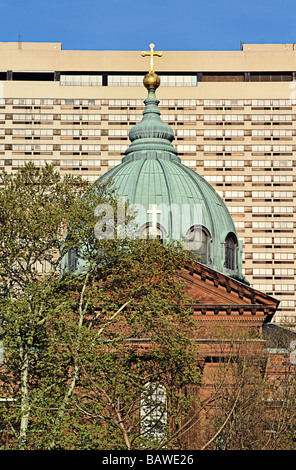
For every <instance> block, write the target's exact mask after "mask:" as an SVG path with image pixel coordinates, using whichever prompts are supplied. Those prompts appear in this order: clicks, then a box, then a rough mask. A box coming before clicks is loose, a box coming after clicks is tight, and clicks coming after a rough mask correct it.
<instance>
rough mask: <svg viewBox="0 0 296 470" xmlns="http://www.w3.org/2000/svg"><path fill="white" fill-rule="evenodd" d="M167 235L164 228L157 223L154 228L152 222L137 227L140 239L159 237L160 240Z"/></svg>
mask: <svg viewBox="0 0 296 470" xmlns="http://www.w3.org/2000/svg"><path fill="white" fill-rule="evenodd" d="M166 237H167V233H166V231H165V229H164V228H163V227H162V226H161V225H160V224H157V227H156V228H154V227H153V226H152V223H151V222H149V223H147V224H145V225H144V226H142V227H140V229H139V238H140V239H142V240H145V239H147V238H152V239H155V238H159V239H160V240H163V239H165V238H166Z"/></svg>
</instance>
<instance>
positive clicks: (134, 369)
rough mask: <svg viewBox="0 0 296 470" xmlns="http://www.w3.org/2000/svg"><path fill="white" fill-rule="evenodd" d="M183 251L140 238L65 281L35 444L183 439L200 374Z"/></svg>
mask: <svg viewBox="0 0 296 470" xmlns="http://www.w3.org/2000/svg"><path fill="white" fill-rule="evenodd" d="M185 260H187V254H186V253H184V250H182V249H181V247H178V246H174V245H173V244H167V245H162V244H161V242H159V241H158V240H149V241H138V240H135V241H132V242H131V241H130V244H129V249H128V250H126V251H122V253H121V256H120V258H118V262H117V263H116V264H112V265H109V264H104V265H103V266H101V265H100V266H99V267H98V268H97V270H94V269H92V271H89V272H88V273H87V274H85V275H83V276H79V277H77V276H71V275H69V276H66V277H65V279H63V280H61V282H60V285H59V292H56V295H55V298H54V299H53V300H52V302H53V303H55V304H56V305H54V306H53V308H52V311H53V312H54V314H53V315H51V318H50V322H49V323H48V325H47V331H49V332H50V333H49V337H50V338H51V342H50V345H49V346H48V348H46V350H45V351H44V354H45V355H46V361H44V366H43V367H45V368H46V372H45V371H44V373H43V377H42V378H41V384H42V385H41V387H40V390H42V393H40V394H39V396H38V402H36V410H35V416H37V411H38V412H39V416H40V419H37V418H36V421H35V422H34V423H33V427H34V429H36V431H37V430H39V433H38V437H36V438H35V445H36V443H38V446H39V448H47V449H55V448H75V449H77V448H92V449H94V448H97V449H112V448H113V449H123V448H125V449H131V448H143V447H148V448H151V447H157V446H159V445H161V444H164V443H166V445H174V446H176V445H179V446H180V445H181V443H180V439H181V431H182V430H181V426H182V420H183V419H184V417H186V415H187V414H188V412H189V410H190V409H191V407H192V400H191V398H190V397H185V396H184V394H183V393H182V389H183V388H184V386H185V385H187V384H189V383H199V381H200V374H199V371H198V370H197V369H196V363H195V357H196V356H195V355H196V348H195V345H194V343H193V342H192V341H191V332H192V329H193V328H194V327H195V325H194V322H193V320H192V316H191V312H190V309H189V308H188V301H189V299H188V297H187V295H186V293H185V291H184V285H183V282H182V280H181V279H180V278H179V279H178V274H179V270H180V269H181V268H183V267H184V263H185ZM65 378H66V379H67V380H65ZM160 391H162V392H163V393H165V396H163V398H164V399H163V400H162V401H160V402H159V395H160ZM147 407H148V408H147ZM37 408H38V409H37ZM145 409H146V412H145V413H144V412H143V410H145ZM147 410H148V411H147ZM32 429H33V428H32ZM40 430H42V432H41V431H40ZM36 434H37V433H36ZM82 436H87V437H85V439H82Z"/></svg>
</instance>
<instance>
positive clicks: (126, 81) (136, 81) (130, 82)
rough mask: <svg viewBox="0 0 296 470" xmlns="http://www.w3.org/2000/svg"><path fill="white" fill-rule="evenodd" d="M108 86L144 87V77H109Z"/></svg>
mask: <svg viewBox="0 0 296 470" xmlns="http://www.w3.org/2000/svg"><path fill="white" fill-rule="evenodd" d="M108 86H143V76H142V75H108Z"/></svg>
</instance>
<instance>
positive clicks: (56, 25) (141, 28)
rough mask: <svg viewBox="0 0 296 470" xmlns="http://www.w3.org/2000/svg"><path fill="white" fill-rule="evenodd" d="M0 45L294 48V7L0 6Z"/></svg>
mask: <svg viewBox="0 0 296 470" xmlns="http://www.w3.org/2000/svg"><path fill="white" fill-rule="evenodd" d="M0 2H1V3H0V42H10V41H16V42H17V41H18V39H19V36H21V38H22V41H23V42H61V43H62V44H63V49H76V50H79V49H80V50H143V49H147V47H148V44H149V43H150V42H153V43H154V44H155V45H156V49H159V50H239V48H240V41H243V42H245V43H293V42H295V43H296V27H295V24H296V0H257V1H255V0H249V1H248V0H178V1H176V0H157V1H155V0H154V1H151V2H149V1H143V0H142V1H141V0H137V1H136V0H38V1H37V0H22V1H20V0H0Z"/></svg>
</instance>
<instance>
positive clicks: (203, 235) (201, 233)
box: [186, 225, 211, 264]
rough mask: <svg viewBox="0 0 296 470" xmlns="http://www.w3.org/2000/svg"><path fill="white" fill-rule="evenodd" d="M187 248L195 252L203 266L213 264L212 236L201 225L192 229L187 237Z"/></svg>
mask: <svg viewBox="0 0 296 470" xmlns="http://www.w3.org/2000/svg"><path fill="white" fill-rule="evenodd" d="M186 240H187V243H186V247H187V249H189V250H190V251H193V252H194V253H195V254H196V255H197V256H198V257H199V261H200V262H201V263H203V264H210V263H211V235H210V232H209V231H208V230H207V229H206V228H205V227H201V226H200V225H194V226H193V227H191V228H190V229H189V230H188V232H187V235H186Z"/></svg>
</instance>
